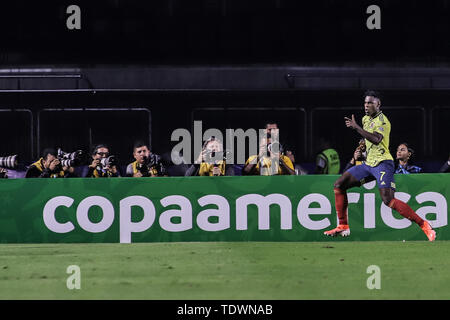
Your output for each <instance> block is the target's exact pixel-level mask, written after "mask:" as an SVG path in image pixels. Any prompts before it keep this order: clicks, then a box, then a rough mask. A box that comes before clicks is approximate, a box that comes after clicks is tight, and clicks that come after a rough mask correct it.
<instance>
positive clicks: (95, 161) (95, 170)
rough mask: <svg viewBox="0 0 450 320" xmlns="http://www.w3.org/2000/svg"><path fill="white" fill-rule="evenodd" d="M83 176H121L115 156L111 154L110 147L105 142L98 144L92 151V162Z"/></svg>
mask: <svg viewBox="0 0 450 320" xmlns="http://www.w3.org/2000/svg"><path fill="white" fill-rule="evenodd" d="M82 177H87V178H111V177H120V173H119V170H118V169H117V162H116V158H115V156H111V155H110V154H109V147H108V146H107V145H105V144H99V145H97V146H96V147H95V148H94V150H93V152H92V162H91V164H90V165H89V166H88V167H87V168H85V170H84V171H83V173H82Z"/></svg>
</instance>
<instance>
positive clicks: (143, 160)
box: [126, 141, 167, 178]
mask: <svg viewBox="0 0 450 320" xmlns="http://www.w3.org/2000/svg"><path fill="white" fill-rule="evenodd" d="M133 157H134V159H136V161H134V162H132V163H130V164H129V165H128V166H127V172H126V175H127V177H134V178H141V177H161V176H166V175H167V173H166V168H165V166H164V165H163V163H162V161H161V157H160V156H159V155H157V154H154V153H152V152H150V149H149V148H148V146H147V144H146V143H144V142H143V141H137V142H135V144H134V146H133Z"/></svg>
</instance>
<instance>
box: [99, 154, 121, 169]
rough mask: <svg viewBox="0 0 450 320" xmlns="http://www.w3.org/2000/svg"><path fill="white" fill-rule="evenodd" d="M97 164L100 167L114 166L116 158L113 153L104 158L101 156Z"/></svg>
mask: <svg viewBox="0 0 450 320" xmlns="http://www.w3.org/2000/svg"><path fill="white" fill-rule="evenodd" d="M99 165H100V166H101V168H102V169H106V168H107V167H112V166H115V165H117V158H116V156H114V155H111V156H108V157H106V158H101V159H100V163H99Z"/></svg>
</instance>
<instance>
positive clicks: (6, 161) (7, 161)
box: [0, 154, 19, 169]
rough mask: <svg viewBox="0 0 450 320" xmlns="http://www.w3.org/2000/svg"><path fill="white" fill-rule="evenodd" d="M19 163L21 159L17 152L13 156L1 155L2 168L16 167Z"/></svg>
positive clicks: (0, 163) (0, 165)
mask: <svg viewBox="0 0 450 320" xmlns="http://www.w3.org/2000/svg"><path fill="white" fill-rule="evenodd" d="M18 163H19V159H18V156H17V154H16V155H13V156H7V157H0V167H2V168H8V169H14V168H15V167H17V164H18Z"/></svg>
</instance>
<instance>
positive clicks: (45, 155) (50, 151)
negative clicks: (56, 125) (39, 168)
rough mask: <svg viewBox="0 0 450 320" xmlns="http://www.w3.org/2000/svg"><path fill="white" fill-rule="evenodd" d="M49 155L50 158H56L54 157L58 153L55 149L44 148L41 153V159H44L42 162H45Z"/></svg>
mask: <svg viewBox="0 0 450 320" xmlns="http://www.w3.org/2000/svg"><path fill="white" fill-rule="evenodd" d="M49 154H51V155H52V156H55V157H56V156H57V155H58V152H57V151H56V149H55V148H45V149H44V150H43V151H42V154H41V157H42V158H44V160H47V156H48V155H49Z"/></svg>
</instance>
